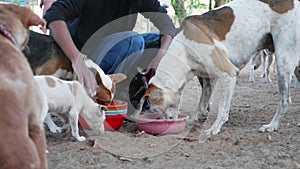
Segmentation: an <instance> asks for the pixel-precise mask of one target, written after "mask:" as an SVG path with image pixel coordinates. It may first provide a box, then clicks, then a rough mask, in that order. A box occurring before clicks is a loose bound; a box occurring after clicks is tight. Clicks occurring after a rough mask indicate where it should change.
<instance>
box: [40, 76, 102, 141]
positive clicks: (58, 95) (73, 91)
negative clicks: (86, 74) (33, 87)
mask: <svg viewBox="0 0 300 169" xmlns="http://www.w3.org/2000/svg"><path fill="white" fill-rule="evenodd" d="M34 78H35V80H36V82H37V83H38V85H39V87H40V89H41V90H42V91H43V92H44V94H45V95H46V97H47V103H48V107H49V110H48V113H47V116H46V119H45V123H46V124H47V125H48V127H49V129H50V131H51V132H54V133H55V132H61V128H60V127H58V126H56V125H55V123H54V122H53V121H52V119H51V116H50V112H55V113H58V114H62V113H66V112H69V122H70V125H71V130H72V136H73V137H75V138H76V139H77V140H78V141H84V140H85V137H83V136H79V130H78V115H79V114H80V115H81V116H82V117H83V118H84V119H85V121H86V122H87V123H88V125H89V126H90V127H91V128H92V129H93V130H95V131H99V132H100V133H103V132H104V124H103V122H104V120H105V112H104V109H105V107H104V106H102V105H99V104H97V103H95V102H94V100H93V99H91V98H90V97H89V96H88V94H87V92H86V91H85V89H84V87H83V86H82V85H81V84H80V83H79V82H78V81H66V80H61V79H58V78H56V77H54V76H42V75H41V76H34Z"/></svg>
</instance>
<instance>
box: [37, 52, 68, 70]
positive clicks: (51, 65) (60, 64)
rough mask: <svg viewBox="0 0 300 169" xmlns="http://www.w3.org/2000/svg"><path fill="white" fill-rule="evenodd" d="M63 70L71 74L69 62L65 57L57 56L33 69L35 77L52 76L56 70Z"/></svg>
mask: <svg viewBox="0 0 300 169" xmlns="http://www.w3.org/2000/svg"><path fill="white" fill-rule="evenodd" d="M59 68H60V69H64V70H66V71H68V72H73V69H72V63H71V61H70V60H69V59H68V58H67V57H65V56H60V55H58V56H57V57H53V59H51V60H49V61H47V62H46V63H45V64H43V65H42V66H40V67H36V68H33V69H34V70H35V74H37V75H52V74H54V73H55V72H56V71H57V70H58V69H59Z"/></svg>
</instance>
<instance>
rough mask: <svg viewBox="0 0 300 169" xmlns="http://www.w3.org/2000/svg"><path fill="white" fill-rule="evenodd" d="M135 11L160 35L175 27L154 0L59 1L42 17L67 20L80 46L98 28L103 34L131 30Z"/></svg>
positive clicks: (171, 31)
mask: <svg viewBox="0 0 300 169" xmlns="http://www.w3.org/2000/svg"><path fill="white" fill-rule="evenodd" d="M137 13H141V14H142V15H143V16H144V17H146V18H149V19H150V21H151V22H152V23H153V24H154V25H155V26H156V27H157V28H158V29H159V31H160V33H161V34H163V35H171V36H172V37H174V36H175V33H176V30H175V27H174V25H173V23H172V21H171V19H170V17H169V16H168V15H167V14H166V13H167V11H166V10H165V8H163V7H162V6H160V3H159V1H157V0H58V1H56V2H55V3H53V4H52V6H51V7H50V8H49V10H48V11H47V12H46V15H45V16H44V18H45V19H46V21H47V23H48V24H49V23H51V22H52V21H55V20H63V21H66V22H67V23H68V28H69V31H70V33H71V36H72V38H73V41H74V43H75V45H76V46H77V47H78V49H81V48H82V46H83V45H84V43H85V42H86V41H87V40H88V39H89V38H90V37H91V36H92V35H93V34H94V33H95V32H96V31H99V29H100V28H101V30H100V31H101V35H102V36H106V35H109V34H112V33H116V32H122V31H131V30H133V28H134V26H135V23H136V17H137Z"/></svg>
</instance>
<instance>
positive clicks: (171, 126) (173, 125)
mask: <svg viewBox="0 0 300 169" xmlns="http://www.w3.org/2000/svg"><path fill="white" fill-rule="evenodd" d="M158 117H159V114H155V113H151V114H144V115H139V116H138V117H137V119H136V121H137V125H138V130H139V131H145V132H146V133H149V134H157V135H161V134H177V133H181V132H183V131H184V129H185V126H186V121H187V119H188V118H189V116H188V115H185V114H179V115H178V119H157V118H158Z"/></svg>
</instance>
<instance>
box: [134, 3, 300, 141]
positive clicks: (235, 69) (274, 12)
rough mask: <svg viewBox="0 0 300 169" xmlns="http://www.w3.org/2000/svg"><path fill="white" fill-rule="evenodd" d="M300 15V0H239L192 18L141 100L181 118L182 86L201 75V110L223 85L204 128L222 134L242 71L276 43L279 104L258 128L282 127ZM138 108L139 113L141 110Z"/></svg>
mask: <svg viewBox="0 0 300 169" xmlns="http://www.w3.org/2000/svg"><path fill="white" fill-rule="evenodd" d="M299 18H300V2H299V1H298V0H276V1H274V0H249V1H245V0H234V1H232V2H230V3H228V4H225V5H224V6H221V7H219V8H217V9H214V10H212V11H209V12H207V13H204V14H203V15H199V16H190V17H187V18H186V19H185V20H184V22H183V24H182V26H181V30H180V32H179V33H178V34H177V35H176V37H175V38H174V40H173V42H172V44H171V45H170V47H169V50H168V51H167V53H166V55H165V56H164V57H163V58H162V60H161V61H160V63H159V65H158V68H157V71H156V74H155V76H154V77H152V78H151V79H150V81H149V87H148V89H147V90H146V92H145V95H144V97H143V98H142V99H141V102H140V104H141V103H143V102H144V99H145V98H146V97H148V101H149V104H150V109H151V110H152V111H154V112H157V113H163V114H164V115H165V117H166V118H177V117H178V113H179V110H178V105H179V103H180V96H181V91H182V89H183V87H184V85H185V84H186V83H187V81H188V80H191V79H192V78H193V77H194V75H196V76H197V77H198V78H199V80H200V82H201V85H202V91H203V92H202V95H201V99H200V103H199V106H198V107H199V111H200V113H201V114H206V113H207V111H208V110H209V100H210V98H211V96H212V94H213V93H214V92H215V90H214V88H213V87H214V86H218V87H219V88H220V91H219V92H221V93H222V95H220V96H219V99H217V100H216V101H215V102H213V104H212V105H210V107H213V106H215V107H217V108H216V111H217V114H218V115H217V118H216V120H215V121H214V123H213V124H212V126H211V127H210V128H208V129H207V130H205V133H206V134H208V135H210V134H217V133H219V132H220V130H221V127H222V125H223V124H224V123H225V122H226V121H228V117H229V111H230V105H231V99H232V95H233V92H234V88H235V85H236V79H237V76H238V74H239V71H240V70H241V69H242V68H244V67H245V65H246V64H247V63H248V62H249V61H250V59H251V57H252V56H253V54H254V53H255V52H256V51H259V50H261V49H269V48H268V46H270V45H271V46H273V45H274V49H275V55H276V65H277V68H278V69H277V72H278V85H279V99H278V107H277V111H276V114H275V116H274V117H273V119H272V121H271V122H270V123H269V124H267V125H263V126H262V127H260V129H259V130H260V131H261V132H264V131H270V132H271V131H274V130H277V128H278V124H279V118H280V116H281V114H282V113H284V112H286V110H287V108H288V105H289V104H290V103H291V98H290V93H289V87H290V82H291V78H292V75H293V73H294V70H295V67H296V66H297V64H298V61H299V55H298V51H299V49H300V38H299V34H300V29H299V26H300V20H299ZM212 79H213V80H214V82H215V83H214V86H212V83H211V82H212ZM298 79H300V77H298ZM139 108H140V109H138V110H137V112H136V114H138V113H140V111H141V106H140V107H139Z"/></svg>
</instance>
